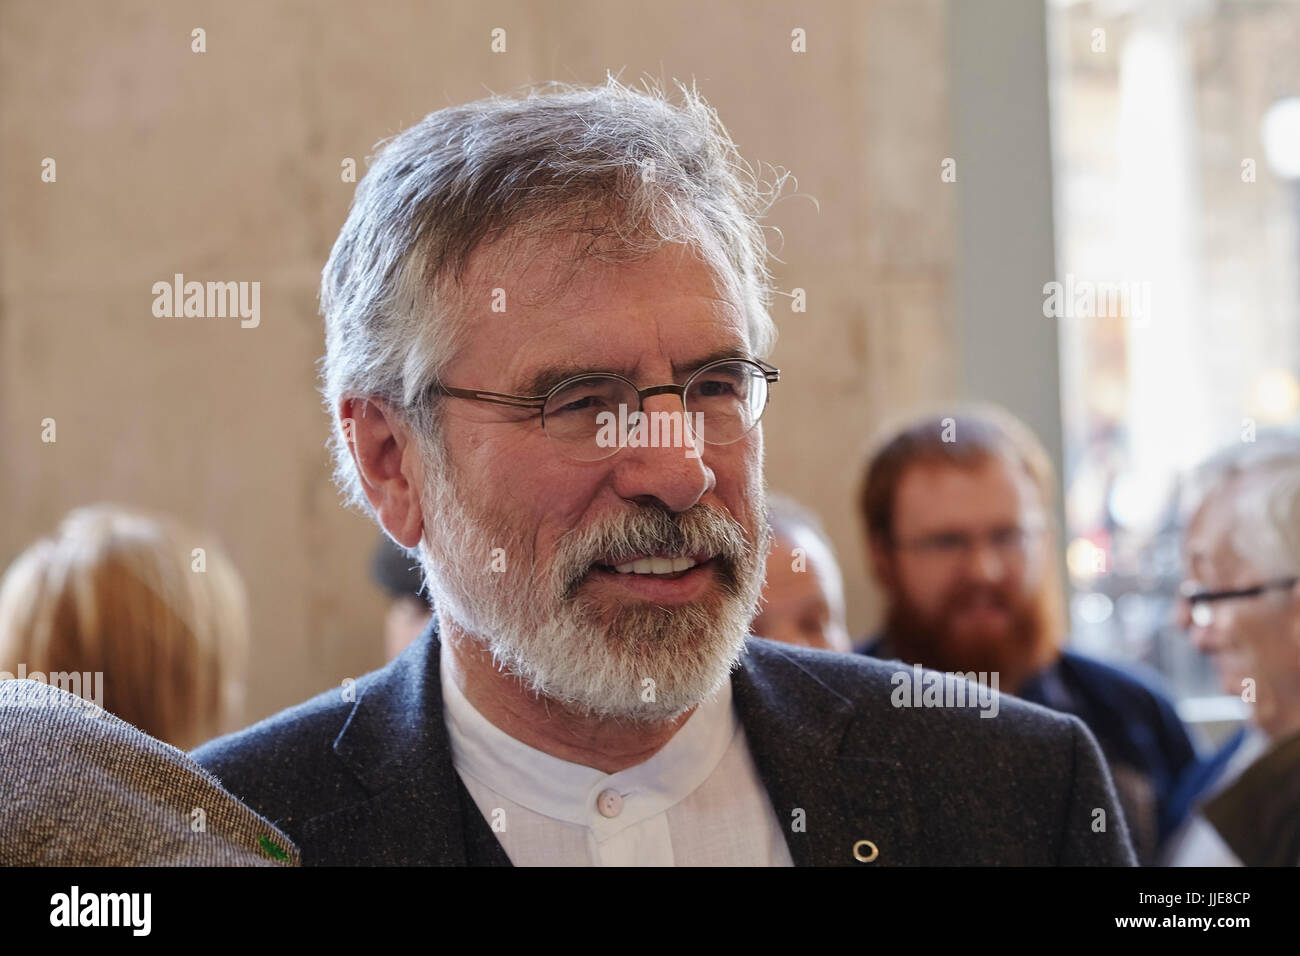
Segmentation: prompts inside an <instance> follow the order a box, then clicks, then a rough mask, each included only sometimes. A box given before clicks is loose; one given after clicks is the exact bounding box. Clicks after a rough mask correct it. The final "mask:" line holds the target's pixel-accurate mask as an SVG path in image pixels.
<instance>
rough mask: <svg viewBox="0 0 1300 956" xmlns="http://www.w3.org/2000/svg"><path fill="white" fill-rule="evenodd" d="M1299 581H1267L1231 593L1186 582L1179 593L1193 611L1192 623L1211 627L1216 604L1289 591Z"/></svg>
mask: <svg viewBox="0 0 1300 956" xmlns="http://www.w3.org/2000/svg"><path fill="white" fill-rule="evenodd" d="M1297 581H1300V577H1290V578H1279V579H1278V580H1276V581H1266V582H1264V583H1263V584H1256V585H1254V586H1252V587H1248V588H1234V589H1232V590H1230V591H1202V590H1200V585H1199V584H1198V583H1197V582H1195V581H1184V582H1183V583H1182V585H1181V586H1180V587H1179V589H1178V591H1179V593H1180V594H1181V595H1182V598H1183V600H1184V601H1186V602H1187V603H1188V605H1189V606H1190V607H1191V609H1192V623H1193V624H1195V625H1196V626H1197V627H1209V626H1210V622H1211V621H1212V620H1213V619H1214V608H1213V605H1214V604H1215V603H1216V602H1218V601H1229V600H1233V599H1235V598H1249V597H1258V596H1259V595H1261V594H1266V593H1268V592H1269V591H1283V590H1287V589H1289V588H1293V587H1295V585H1296V582H1297Z"/></svg>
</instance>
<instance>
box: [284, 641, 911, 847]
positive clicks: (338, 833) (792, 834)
mask: <svg viewBox="0 0 1300 956" xmlns="http://www.w3.org/2000/svg"><path fill="white" fill-rule="evenodd" d="M439 651H440V642H439V640H438V630H437V623H436V620H435V621H434V622H432V623H431V624H430V626H429V628H428V629H427V630H426V631H425V632H424V634H422V635H421V636H420V637H419V638H418V639H417V640H416V641H415V642H414V643H413V644H412V645H411V646H410V647H408V648H407V649H406V650H405V651H404V652H403V653H402V654H401V655H400V656H399V657H398V658H397V660H395V661H393V663H392V664H390V665H389V666H388V667H386V668H384V669H382V670H380V671H377V672H376V673H375V674H374V675H373V677H372V678H371V679H369V680H368V682H367V681H364V680H363V681H362V682H360V683H359V684H358V699H357V702H356V704H355V705H354V707H353V710H352V713H351V715H350V716H349V718H348V721H347V723H346V724H345V726H344V728H343V730H342V732H340V734H339V736H338V737H337V739H336V740H335V741H334V752H335V754H336V755H337V756H338V758H339V759H340V760H341V761H343V763H344V764H345V765H347V767H348V768H349V770H350V771H351V773H352V774H353V775H354V777H355V778H356V780H357V781H358V783H359V784H360V785H361V786H362V787H363V788H364V789H365V790H366V792H367V794H368V798H367V799H366V800H364V801H362V802H360V803H358V804H354V805H352V806H349V807H345V808H342V809H340V810H336V811H334V812H332V813H328V814H325V815H323V816H320V817H315V818H313V819H312V820H310V821H307V822H306V823H304V824H303V825H302V828H301V830H302V840H303V842H304V843H305V844H308V845H311V846H314V847H317V848H320V849H318V850H317V851H316V852H315V853H313V855H312V859H311V861H310V862H311V863H313V864H315V865H326V866H331V865H334V866H357V865H361V866H368V865H369V866H383V865H388V866H392V865H404V866H464V865H477V866H509V865H510V860H509V857H507V856H506V853H505V851H504V850H503V849H502V848H501V844H500V842H499V841H498V840H497V838H496V836H495V834H493V833H492V830H491V827H489V826H488V823H487V821H486V820H484V819H483V815H482V814H481V813H480V812H479V811H478V808H477V806H475V804H474V801H473V798H472V797H470V795H469V792H468V791H467V790H466V789H465V786H464V784H462V783H461V780H460V776H459V774H457V773H456V769H455V767H454V765H453V764H452V757H451V745H450V741H449V740H448V738H447V730H446V724H445V723H444V721H443V713H442V685H441V683H440V677H439V670H440V669H439ZM731 682H732V695H733V698H732V699H733V702H734V706H735V708H736V711H737V714H738V716H739V719H740V722H741V724H742V726H743V727H744V728H745V737H746V740H747V743H748V746H749V750H750V753H751V755H752V756H753V758H754V763H755V766H756V767H757V769H758V772H759V776H760V778H761V779H762V781H763V784H764V785H765V787H766V788H767V792H768V796H769V798H770V799H771V802H772V806H773V809H774V810H775V811H776V815H777V819H778V821H780V823H781V825H782V828H783V830H784V832H785V839H786V845H787V846H788V847H789V849H790V855H791V858H792V860H793V861H794V863H795V865H796V866H862V865H866V864H867V863H868V862H870V863H871V864H874V865H887V864H891V863H892V864H899V863H904V862H907V860H906V853H907V848H906V844H907V836H906V835H907V834H908V833H909V832H910V833H916V832H919V831H918V829H917V820H916V812H915V808H914V806H913V804H912V801H911V794H910V790H909V789H908V787H907V784H906V782H905V777H904V776H903V775H902V773H901V769H902V768H901V764H900V761H899V760H898V759H897V757H896V755H894V754H893V753H892V750H891V748H890V747H889V745H888V741H887V740H885V739H884V738H883V735H882V736H881V739H880V740H879V741H876V743H878V744H879V746H878V747H875V746H873V747H872V748H871V749H872V750H873V751H875V752H872V753H864V752H861V751H860V750H859V749H855V746H854V744H853V743H852V740H853V739H855V738H853V737H851V736H850V735H849V734H848V733H847V732H848V730H849V727H850V726H851V725H852V724H853V722H854V718H855V713H856V712H855V709H854V706H853V704H852V703H851V702H850V701H849V700H848V699H847V698H845V697H844V696H843V695H841V694H839V693H838V692H836V691H835V690H833V689H831V688H830V687H828V686H827V685H826V684H824V683H823V682H822V681H820V680H819V679H818V678H816V677H815V676H813V675H812V674H811V673H810V672H808V671H807V670H805V669H804V668H803V667H802V666H800V664H799V663H798V662H797V660H795V658H794V657H792V656H790V655H788V654H786V653H785V651H783V650H782V649H781V647H780V645H777V644H773V643H771V642H769V641H763V640H759V639H755V638H750V639H749V641H748V642H747V643H746V654H745V656H744V657H743V658H742V661H741V664H740V666H739V667H738V669H737V670H736V671H735V672H734V673H733V674H732V677H731ZM864 841H869V842H868V843H866V844H865V845H864ZM873 848H874V851H873ZM855 851H856V854H857V857H858V858H855ZM873 852H874V859H872V860H870V861H867V860H863V859H860V857H863V856H872V854H873Z"/></svg>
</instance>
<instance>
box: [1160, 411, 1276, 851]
mask: <svg viewBox="0 0 1300 956" xmlns="http://www.w3.org/2000/svg"><path fill="white" fill-rule="evenodd" d="M1193 487H1194V489H1195V490H1196V491H1197V492H1199V494H1198V496H1197V498H1196V502H1197V503H1196V505H1195V510H1194V512H1193V513H1192V517H1191V520H1190V522H1189V523H1188V525H1187V531H1186V534H1185V540H1184V554H1185V563H1186V570H1187V574H1188V577H1187V581H1186V583H1185V584H1184V586H1183V592H1182V600H1181V602H1180V616H1181V618H1182V623H1183V625H1184V626H1185V627H1187V628H1188V630H1189V633H1190V636H1191V640H1192V642H1193V644H1194V645H1195V646H1196V648H1197V649H1198V650H1200V651H1201V652H1203V653H1205V654H1209V655H1210V656H1211V658H1212V659H1213V661H1214V664H1215V667H1216V668H1217V669H1218V671H1219V677H1220V680H1221V681H1222V684H1223V688H1224V690H1225V691H1226V692H1227V693H1229V694H1233V695H1240V696H1241V698H1242V700H1244V701H1246V703H1247V706H1248V708H1249V718H1248V720H1247V724H1246V726H1245V727H1243V728H1242V729H1241V730H1240V731H1239V732H1238V733H1237V734H1236V735H1235V736H1233V737H1232V739H1231V740H1229V741H1228V743H1227V744H1226V745H1225V746H1224V747H1223V748H1222V749H1221V750H1220V751H1219V752H1218V753H1217V754H1216V755H1214V756H1213V757H1211V758H1210V759H1209V760H1207V761H1205V762H1203V763H1202V764H1201V765H1199V766H1198V767H1196V768H1193V770H1192V772H1190V773H1189V774H1188V778H1187V780H1185V781H1184V784H1183V786H1182V788H1181V790H1182V793H1181V802H1182V803H1183V804H1184V805H1187V804H1192V805H1194V807H1195V812H1193V813H1192V814H1191V815H1190V817H1189V818H1188V819H1187V820H1186V821H1185V822H1184V824H1183V825H1182V827H1181V829H1180V830H1179V832H1178V833H1176V834H1175V835H1174V838H1173V840H1172V841H1171V843H1170V848H1169V858H1168V862H1169V863H1170V864H1171V865H1175V866H1230V865H1237V866H1240V865H1242V864H1246V865H1273V866H1276V865H1286V866H1296V865H1300V437H1298V436H1296V435H1295V434H1292V433H1287V432H1276V433H1271V434H1267V435H1261V436H1260V438H1259V441H1258V442H1257V443H1253V444H1248V445H1245V446H1241V447H1238V448H1234V449H1230V450H1229V451H1227V452H1225V453H1222V454H1220V455H1218V456H1216V457H1215V458H1213V459H1211V460H1210V461H1209V462H1207V463H1206V464H1205V465H1203V466H1202V467H1201V469H1199V471H1198V473H1197V475H1196V476H1195V479H1194V486H1193Z"/></svg>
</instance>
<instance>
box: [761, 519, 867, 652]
mask: <svg viewBox="0 0 1300 956" xmlns="http://www.w3.org/2000/svg"><path fill="white" fill-rule="evenodd" d="M767 503H768V521H769V523H770V524H771V527H772V549H771V551H769V552H768V556H767V577H766V578H765V580H764V584H763V598H762V604H761V610H760V611H759V614H758V616H757V617H756V618H754V621H753V623H752V624H751V625H750V630H751V631H752V632H753V633H754V634H757V635H758V636H759V637H766V638H768V639H770V640H773V641H782V642H784V643H786V644H798V645H801V646H803V647H815V648H819V649H821V650H826V651H839V652H840V653H843V654H848V653H851V652H852V650H853V648H852V646H851V645H850V643H849V630H848V627H847V625H846V624H845V622H844V577H843V575H842V574H841V573H840V565H839V562H838V561H837V560H836V559H835V549H834V548H833V547H832V545H831V541H830V538H829V537H828V536H827V534H826V531H825V530H824V529H823V528H822V526H821V522H820V521H819V520H818V519H817V516H816V515H815V514H813V513H812V512H811V511H810V510H808V509H807V508H805V507H804V506H803V505H801V504H799V503H798V502H796V501H794V500H793V499H791V498H787V497H786V496H784V495H778V494H770V495H769V496H768V502H767Z"/></svg>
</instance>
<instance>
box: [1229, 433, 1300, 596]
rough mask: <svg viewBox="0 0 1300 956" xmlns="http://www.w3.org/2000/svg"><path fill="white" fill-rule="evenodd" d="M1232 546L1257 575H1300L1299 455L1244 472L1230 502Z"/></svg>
mask: <svg viewBox="0 0 1300 956" xmlns="http://www.w3.org/2000/svg"><path fill="white" fill-rule="evenodd" d="M1232 508H1233V512H1234V518H1235V520H1234V521H1233V522H1232V547H1233V549H1234V550H1235V551H1236V552H1237V554H1239V555H1240V556H1241V557H1242V558H1244V559H1245V560H1247V561H1249V562H1250V564H1251V565H1252V566H1253V567H1254V568H1255V569H1256V570H1257V571H1259V572H1260V573H1262V574H1266V575H1286V574H1296V573H1300V456H1298V457H1293V458H1291V459H1289V460H1286V461H1278V460H1274V461H1271V462H1269V463H1268V464H1266V465H1264V466H1262V467H1261V468H1260V469H1258V470H1257V471H1252V472H1248V473H1246V475H1245V480H1244V481H1243V482H1242V483H1241V486H1240V488H1239V489H1238V491H1237V493H1236V496H1235V498H1234V500H1233V502H1232Z"/></svg>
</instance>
